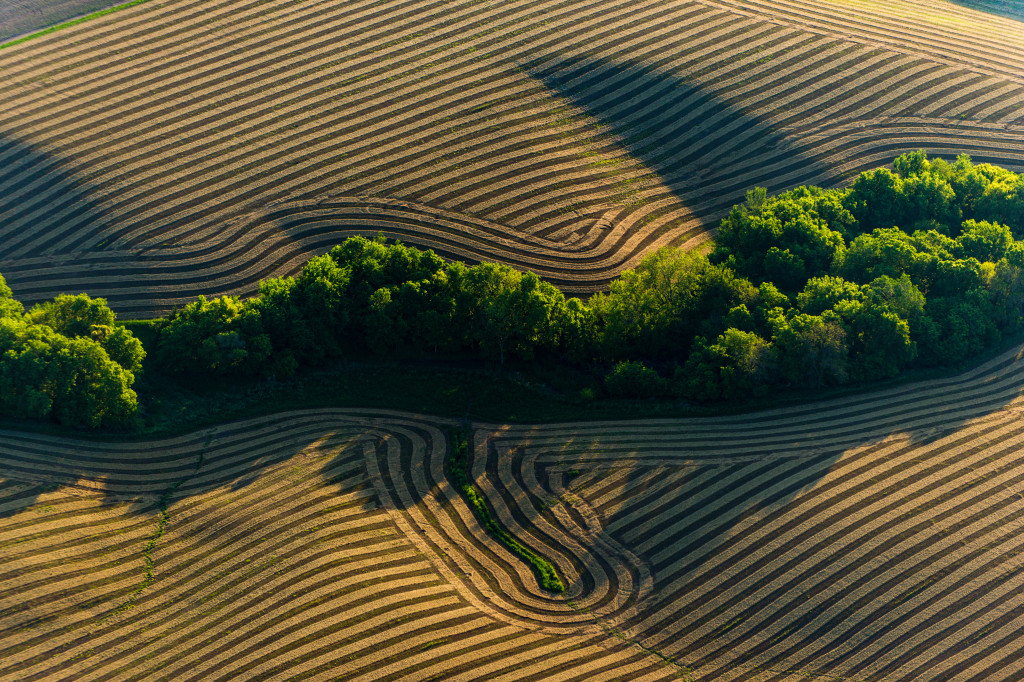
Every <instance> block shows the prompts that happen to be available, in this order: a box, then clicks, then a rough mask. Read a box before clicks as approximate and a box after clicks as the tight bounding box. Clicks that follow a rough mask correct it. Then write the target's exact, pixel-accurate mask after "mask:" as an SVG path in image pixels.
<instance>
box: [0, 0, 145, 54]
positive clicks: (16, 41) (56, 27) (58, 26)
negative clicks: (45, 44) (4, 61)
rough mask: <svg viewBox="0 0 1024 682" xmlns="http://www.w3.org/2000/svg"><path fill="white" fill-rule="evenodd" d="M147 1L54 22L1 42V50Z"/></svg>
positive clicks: (138, 1) (140, 0)
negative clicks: (40, 28)
mask: <svg viewBox="0 0 1024 682" xmlns="http://www.w3.org/2000/svg"><path fill="white" fill-rule="evenodd" d="M147 1H148V0H129V2H125V3H122V4H120V5H114V6H113V7H108V8H106V9H101V10H99V11H97V12H93V13H91V14H86V15H85V16H82V17H77V18H75V19H69V20H68V21H64V22H61V23H59V24H54V25H53V26H49V27H47V28H44V29H42V30H41V31H36V32H35V33H29V34H28V35H25V36H21V37H20V38H15V39H13V40H8V41H7V42H6V43H0V50H2V49H4V48H5V47H12V46H14V45H20V44H21V43H24V42H26V41H29V40H32V39H33V38H38V37H40V36H45V35H48V34H50V33H53V32H55V31H59V30H61V29H62V28H69V27H71V26H77V25H78V24H83V23H85V22H87V21H91V20H92V19H96V18H99V17H102V16H105V15H107V14H113V13H114V12H117V11H119V10H122V9H127V8H129V7H134V6H135V5H141V4H142V3H144V2H147Z"/></svg>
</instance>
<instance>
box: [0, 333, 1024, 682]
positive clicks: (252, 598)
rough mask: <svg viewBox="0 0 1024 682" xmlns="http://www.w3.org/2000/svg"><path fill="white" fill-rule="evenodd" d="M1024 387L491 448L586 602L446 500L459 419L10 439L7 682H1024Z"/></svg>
mask: <svg viewBox="0 0 1024 682" xmlns="http://www.w3.org/2000/svg"><path fill="white" fill-rule="evenodd" d="M1022 386H1024V348H1016V349H1014V350H1012V351H1010V352H1008V353H1006V354H1004V355H1002V356H1000V357H997V358H994V359H992V360H991V361H989V362H987V363H985V364H983V365H981V366H979V367H977V368H975V369H973V370H971V371H969V372H966V373H964V374H961V375H959V376H955V377H949V378H944V379H936V380H931V381H927V382H920V383H917V384H912V385H906V386H901V387H896V388H890V389H886V390H882V391H876V392H873V393H867V394H863V395H860V396H853V397H847V398H842V399H836V400H832V401H827V402H820V403H814V404H808V405H801V406H793V407H787V408H784V409H777V410H770V411H765V412H760V413H755V414H749V415H738V416H729V417H719V418H708V419H673V420H668V419H656V420H638V421H622V422H594V423H576V424H553V425H546V426H509V425H505V426H500V425H476V426H475V428H474V429H473V431H472V438H471V445H472V447H471V462H470V465H469V472H470V476H471V478H472V479H473V481H474V485H475V486H476V487H477V488H478V490H480V492H481V494H483V495H485V496H486V498H487V502H488V505H489V506H490V508H491V509H492V510H493V512H494V514H495V516H496V517H498V518H499V520H500V522H501V523H502V525H503V526H504V527H505V528H507V529H509V530H510V532H512V533H513V534H514V535H515V536H516V537H517V538H519V539H520V540H521V541H523V542H524V544H526V545H528V546H530V547H531V548H532V549H534V550H535V551H538V552H540V553H543V554H544V555H545V556H546V557H547V558H549V559H550V560H552V561H553V562H554V563H555V564H556V565H557V566H558V569H559V573H560V574H561V575H562V576H563V577H564V578H565V579H566V582H567V587H568V590H567V592H566V593H565V594H564V595H552V594H550V593H546V592H543V591H542V590H539V588H538V587H537V583H536V580H535V579H534V576H533V575H532V573H531V572H530V571H529V569H528V568H527V567H526V566H525V565H524V564H523V563H522V562H521V561H519V560H518V559H517V558H516V557H514V556H513V555H511V554H510V553H509V552H508V551H507V550H505V548H504V547H502V546H501V545H500V544H498V543H497V542H495V541H494V540H493V538H491V537H490V536H489V535H488V534H487V533H485V532H484V531H483V530H482V529H481V528H480V527H479V524H478V523H477V521H476V517H475V516H474V514H473V513H472V512H471V510H470V509H469V508H468V507H467V505H466V504H465V502H464V501H463V500H462V499H461V497H460V496H459V494H458V491H457V490H455V489H454V488H453V487H452V485H451V482H450V481H448V480H447V479H446V477H445V469H444V466H445V459H446V457H447V451H448V447H449V443H448V442H447V439H446V436H445V433H446V432H447V431H448V430H449V429H451V428H452V427H454V426H455V425H456V422H454V421H452V420H443V419H435V418H428V417H422V416H417V415H409V414H402V413H387V412H381V411H361V410H317V411H313V412H292V413H283V414H279V415H272V416H269V417H265V418H261V419H254V420H249V421H245V422H238V423H233V424H227V425H224V426H221V427H217V428H214V429H209V430H206V431H202V432H197V433H195V434H190V435H185V436H181V437H178V438H172V439H165V440H162V441H151V442H145V443H137V444H129V443H109V444H108V443H101V442H94V441H81V440H76V439H69V438H61V437H55V436H47V435H39V434H24V433H18V432H12V431H6V432H4V433H3V434H0V436H2V439H0V473H2V475H3V477H4V479H5V481H6V482H5V483H4V484H3V485H2V486H0V547H3V548H4V551H5V556H7V557H9V562H8V563H5V565H4V567H3V568H2V570H0V652H3V658H2V660H3V664H2V667H0V676H5V677H18V678H19V679H45V678H49V677H54V676H55V675H58V674H59V675H62V676H66V675H68V674H72V675H74V676H75V677H76V678H78V679H115V678H116V679H134V678H151V677H153V676H154V675H155V674H156V673H157V671H159V675H158V676H159V677H167V678H173V679H207V678H209V677H210V675H211V674H213V671H216V674H215V675H214V676H215V677H217V678H218V679H219V678H223V679H229V678H233V677H239V676H246V675H249V676H251V675H260V676H275V677H276V676H281V677H287V678H291V677H296V676H300V675H309V676H311V677H313V678H323V679H339V678H341V679H368V680H369V679H410V677H417V678H420V677H422V678H423V679H430V678H431V677H434V676H436V677H440V678H444V679H508V680H520V679H552V680H554V679H560V680H562V679H564V680H569V679H578V680H583V679H621V678H623V677H628V678H630V679H652V680H653V679H671V678H673V677H674V676H677V675H689V676H691V677H692V678H693V679H709V680H711V679H729V678H730V677H742V676H744V675H749V674H753V673H754V672H756V671H761V672H762V674H764V675H767V676H768V678H769V679H775V678H777V679H789V678H791V677H797V676H807V675H822V676H840V677H850V678H857V679H859V678H865V677H866V678H876V677H879V678H885V679H894V680H904V679H905V680H912V679H921V678H923V677H924V678H927V677H943V678H949V677H964V678H972V679H1002V678H1012V677H1016V676H1018V675H1019V674H1020V671H1021V670H1022V669H1024V661H1022V660H1021V657H1022V654H1021V651H1022V649H1021V647H1020V646H1019V638H1020V632H1021V631H1022V629H1024V620H1022V619H1021V617H1020V615H1019V614H1020V613H1021V609H1020V608H1019V607H1020V606H1022V605H1021V604H1019V602H1020V600H1021V599H1022V597H1021V596H1020V581H1021V580H1022V579H1024V574H1022V573H1021V571H1020V568H1019V566H1020V565H1021V561H1022V560H1024V543H1022V542H1021V541H1020V539H1019V538H1020V533H1019V527H1020V524H1021V523H1022V522H1024V502H1022V500H1024V474H1021V472H1020V467H1019V466H1018V456H1017V455H1018V453H1019V449H1020V447H1021V445H1022V444H1024V428H1022V427H1021V423H1020V414H1021V409H1022V407H1024V402H1022V390H1021V387H1022ZM161 496H164V497H167V498H168V502H169V504H168V505H167V507H166V514H167V515H166V518H164V519H163V521H161V520H160V517H159V516H158V515H157V514H155V513H154V512H155V509H156V506H157V504H158V502H159V498H160V497H161ZM161 524H162V525H161ZM161 528H162V529H163V533H162V534H159V533H158V529H161ZM146 569H149V570H151V573H152V576H153V579H152V580H151V581H147V579H146V577H145V570H146ZM140 586H141V588H140Z"/></svg>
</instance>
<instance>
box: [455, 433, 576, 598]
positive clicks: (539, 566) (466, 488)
mask: <svg viewBox="0 0 1024 682" xmlns="http://www.w3.org/2000/svg"><path fill="white" fill-rule="evenodd" d="M452 441H453V444H452V451H451V453H450V454H449V455H448V470H449V471H450V472H451V475H452V478H454V479H455V484H456V485H457V486H458V488H459V490H460V491H461V492H462V496H463V497H465V498H466V502H468V503H469V506H470V507H471V508H472V509H473V512H474V513H475V514H476V518H477V520H478V521H480V525H482V526H483V527H484V528H485V529H486V530H487V532H488V533H490V534H491V536H492V537H493V538H494V539H495V540H497V541H498V542H500V543H501V544H503V545H505V547H507V548H508V550H509V551H510V552H512V553H513V554H515V555H516V556H518V557H519V558H521V559H523V560H524V561H526V562H527V563H528V564H530V566H532V567H533V571H534V573H536V574H537V581H538V582H539V583H540V586H541V587H543V588H544V589H545V590H547V591H548V592H564V591H565V585H564V584H563V583H562V579H561V578H559V577H558V571H556V570H555V567H554V566H553V565H552V564H551V562H550V561H548V560H547V559H545V558H544V557H542V556H540V555H538V554H536V553H535V552H534V551H533V550H531V549H529V548H528V547H525V546H523V545H522V544H521V543H520V542H519V541H518V540H516V539H515V538H514V537H513V536H512V535H511V534H510V533H509V532H508V531H506V530H505V529H504V528H502V527H501V526H500V525H498V522H497V521H495V520H494V517H493V516H491V510H490V509H488V508H487V502H486V501H484V498H483V496H482V495H481V494H480V493H479V492H478V491H477V489H476V486H474V485H473V484H472V483H470V481H469V476H467V474H466V456H467V453H468V451H469V444H468V442H467V440H466V436H465V435H463V434H457V435H455V436H454V437H453V439H452Z"/></svg>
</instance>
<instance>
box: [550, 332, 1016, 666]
mask: <svg viewBox="0 0 1024 682" xmlns="http://www.w3.org/2000/svg"><path fill="white" fill-rule="evenodd" d="M1022 354H1024V349H1021V348H1017V349H1014V350H1013V351H1011V352H1009V353H1004V354H1002V355H1001V356H999V357H997V358H995V359H993V360H990V361H989V362H986V363H983V364H982V365H980V366H978V367H976V368H974V369H972V370H970V371H968V372H965V373H963V374H960V375H957V376H954V377H949V378H944V379H936V380H932V381H926V382H919V383H916V384H908V385H906V386H903V387H896V388H891V389H886V390H881V391H874V392H870V393H865V394H862V395H856V396H851V397H849V398H842V399H838V400H831V401H827V402H822V403H816V404H809V405H806V406H803V407H797V408H787V409H782V410H775V411H768V412H761V413H752V414H749V415H746V416H744V417H743V418H736V419H734V420H732V423H733V425H734V426H735V428H736V429H737V430H740V429H748V431H749V432H751V433H756V432H758V431H761V430H763V431H764V435H763V436H762V437H761V438H760V442H758V441H756V440H751V447H752V448H758V447H760V448H764V455H763V456H761V457H758V456H756V455H754V456H750V457H742V458H736V461H732V462H728V461H721V462H715V461H712V458H708V461H704V462H702V461H701V458H700V457H698V456H694V457H693V461H692V462H691V463H690V464H691V466H690V467H689V468H686V469H682V468H676V473H673V471H672V467H671V466H667V465H666V464H665V463H664V462H659V461H658V458H657V457H651V455H650V454H646V455H645V453H644V451H642V450H637V451H635V452H634V453H629V452H624V453H622V456H623V460H624V461H628V457H630V456H634V457H637V458H638V459H641V460H642V459H643V458H644V457H647V458H648V459H649V460H650V463H651V466H649V467H644V466H637V467H636V468H635V469H634V470H633V471H629V472H628V474H627V475H626V476H625V477H624V479H623V480H622V481H621V482H617V483H616V484H615V485H616V486H619V487H620V488H621V489H622V490H629V493H628V494H626V495H623V496H620V497H619V498H616V497H614V496H612V497H610V498H608V499H606V501H605V503H604V504H603V505H601V507H600V508H599V510H598V511H599V512H601V513H602V515H603V516H604V520H605V523H606V524H607V525H608V527H609V528H610V529H611V532H612V534H613V535H614V536H615V537H616V539H618V540H619V541H620V542H622V543H623V544H624V545H626V546H630V547H633V548H635V551H637V552H638V553H639V554H640V555H641V556H642V557H643V558H644V559H645V560H647V561H648V562H649V563H650V566H651V570H652V572H653V574H654V576H655V588H654V593H655V596H654V597H653V598H652V599H651V601H650V604H649V605H648V606H649V609H648V610H647V611H644V612H641V613H640V614H638V615H637V616H636V617H635V618H634V619H633V620H632V621H631V624H630V625H631V626H635V627H636V628H637V629H636V630H635V632H636V633H637V635H638V636H642V637H645V638H647V637H650V638H652V639H651V640H648V641H647V645H649V646H659V647H664V648H665V649H664V651H665V652H668V653H671V655H674V656H678V657H679V660H681V661H683V662H685V663H687V664H688V665H689V664H691V663H696V664H697V665H701V664H704V665H711V666H715V665H723V664H722V663H721V659H715V658H713V657H709V656H710V654H708V653H707V652H708V651H709V650H710V651H714V650H715V647H718V646H721V645H722V643H724V642H726V641H728V642H729V644H728V647H729V651H730V654H729V660H730V662H729V663H728V664H725V665H728V666H733V669H735V668H736V667H742V666H744V665H751V666H752V665H763V664H764V660H765V658H764V657H766V656H772V657H774V658H772V659H771V660H770V662H771V664H772V665H773V666H774V667H777V668H784V667H785V666H786V665H788V664H789V661H788V659H787V658H786V657H787V656H791V655H792V656H795V655H803V654H801V653H800V652H801V647H802V646H803V647H809V646H810V645H811V644H814V645H815V646H814V648H815V649H817V648H818V645H819V643H822V642H823V643H824V644H827V646H829V647H832V648H835V647H837V646H838V644H836V643H833V642H830V640H829V635H828V633H829V632H831V631H832V630H834V629H835V628H839V627H851V628H853V629H854V631H855V632H863V631H870V629H871V628H872V627H875V626H876V625H877V624H879V623H887V622H888V621H887V619H889V618H895V617H896V616H894V615H893V614H894V613H897V612H895V611H893V610H894V609H898V608H902V609H903V611H899V612H898V613H897V615H898V619H897V620H896V622H897V623H899V622H904V623H906V622H908V621H907V619H908V618H913V614H914V613H915V609H918V608H920V609H925V608H926V607H928V605H929V604H930V603H932V602H934V601H935V600H936V599H938V597H928V596H927V595H922V596H914V595H915V592H914V591H910V592H908V593H907V594H906V595H905V597H904V599H903V600H901V601H896V602H893V603H890V602H887V601H885V600H882V599H881V598H880V597H879V596H878V595H881V594H883V593H884V590H882V589H881V588H873V589H872V590H871V591H867V592H865V593H864V594H867V595H868V596H860V597H859V598H858V599H857V600H853V599H852V598H850V597H849V595H850V594H851V592H852V591H854V589H855V587H856V586H857V585H860V582H856V581H861V582H863V583H865V584H867V581H868V580H869V579H877V580H881V577H878V578H876V576H883V575H884V572H885V570H886V567H887V564H888V563H889V562H890V561H896V560H900V561H907V563H908V564H911V565H912V564H913V557H915V554H914V553H915V552H918V551H922V549H923V548H925V547H927V545H928V543H929V540H928V537H927V534H928V533H929V532H932V531H934V530H936V529H935V528H933V527H932V526H930V525H929V524H930V523H932V521H931V520H929V513H923V514H922V517H921V519H920V520H916V519H913V520H911V521H910V522H908V521H907V519H905V518H904V517H903V514H900V515H898V516H892V515H891V514H889V515H887V514H888V512H887V509H888V505H890V504H892V505H903V506H912V505H909V502H910V500H911V499H912V498H908V497H907V494H906V493H905V492H904V491H903V490H902V486H905V485H907V484H906V483H903V484H897V481H900V480H902V479H903V478H904V476H903V472H910V471H913V472H914V481H916V480H918V479H920V480H921V481H922V484H921V487H920V489H919V490H916V491H915V494H916V495H921V496H922V497H926V496H927V495H929V494H932V495H937V496H939V498H940V499H943V500H945V499H948V498H949V496H952V495H956V494H957V492H958V491H961V490H962V489H964V486H967V488H968V489H969V488H970V487H971V486H974V485H977V479H978V476H975V475H967V478H968V479H970V480H968V481H966V482H965V480H963V479H958V478H956V476H958V475H959V476H964V473H963V472H962V471H961V472H960V473H959V474H956V473H955V472H951V471H949V469H950V461H949V459H948V458H946V457H939V456H937V455H938V454H939V453H943V452H956V453H958V454H957V457H969V456H971V455H972V454H973V453H975V452H983V451H985V449H986V448H989V447H991V446H992V445H994V444H995V443H998V442H999V440H998V437H997V436H996V434H997V433H999V432H1000V429H1005V428H1008V427H1011V426H1012V425H1013V424H1014V423H1015V422H1016V421H1017V419H1018V417H1017V411H1018V410H1019V409H1020V408H1019V407H1018V405H1019V403H1017V404H1016V405H1014V406H1012V407H1010V405H1011V403H1015V401H1017V400H1018V399H1019V398H1020V397H1021V395H1022V394H1024V389H1022V385H1024V382H1022V380H1024V368H1022V365H1024V362H1022V360H1021V358H1022ZM721 422H722V438H723V439H724V440H725V441H727V440H728V438H729V437H730V432H729V429H728V426H729V420H721ZM786 426H791V427H792V428H793V429H802V430H803V432H804V433H805V436H800V435H799V432H798V431H796V430H794V431H793V435H792V436H790V437H789V440H790V442H791V443H792V446H790V447H785V446H782V441H775V442H774V443H773V436H772V435H771V434H772V433H773V431H775V430H778V429H780V428H785V427H786ZM692 427H693V429H694V430H698V429H699V427H700V422H699V421H698V420H694V421H693V423H692ZM965 427H970V428H969V429H967V428H965ZM680 431H681V432H685V429H680ZM679 440H680V441H685V440H686V435H685V433H682V435H681V436H680V437H679ZM602 446H604V447H609V446H612V447H614V446H613V445H612V444H604V445H602V443H600V442H599V441H598V442H595V443H594V444H593V447H597V448H600V447H602ZM1011 451H1012V448H1010V449H1009V450H1008V451H1007V452H1011ZM565 465H566V466H571V462H570V460H568V459H567V460H566V462H565ZM654 465H657V466H659V467H661V468H660V469H654V468H652V467H653V466H654ZM614 473H615V471H614V470H613V469H609V470H608V475H609V477H611V476H612V475H613V474H614ZM887 480H891V481H893V485H894V486H896V487H891V488H890V487H888V486H887V483H886V481H887ZM580 494H581V495H584V496H586V495H588V494H590V495H592V496H594V497H595V498H599V497H601V496H602V495H604V496H605V497H606V498H607V496H608V495H609V492H608V490H607V489H603V488H602V484H601V479H600V477H596V478H595V477H593V476H591V481H590V482H588V483H587V485H586V489H585V490H582V491H580ZM968 499H970V498H969V496H968ZM894 508H895V507H894ZM901 508H902V507H901ZM923 509H926V510H927V509H931V507H929V506H926V507H924V508H923ZM957 509H959V506H957V507H954V510H953V511H952V512H949V513H950V514H953V513H956V510H957ZM919 511H921V509H916V510H914V513H917V512H919ZM858 516H859V518H858V519H857V522H856V523H848V522H846V519H847V518H848V517H858ZM948 518H949V521H948V522H949V524H951V525H964V526H967V525H968V524H969V523H970V521H971V517H970V515H969V514H967V515H960V516H955V517H953V516H950V517H948ZM939 519H940V521H942V520H943V518H942V517H941V516H940V517H939ZM867 524H878V530H877V532H876V534H875V535H874V536H873V537H868V536H865V535H864V534H863V532H862V530H861V529H862V528H863V527H864V525H867ZM911 526H912V527H913V528H914V529H917V530H915V532H923V533H925V535H922V536H920V537H918V538H917V539H916V540H915V542H916V544H914V545H913V546H911V547H906V546H902V545H901V544H900V543H902V542H904V541H905V539H906V538H907V537H908V533H909V532H910V531H908V530H907V528H908V527H911ZM942 532H943V533H946V532H952V529H946V530H942ZM823 534H824V535H823ZM826 536H827V543H828V544H827V545H823V544H822V543H823V542H824V540H823V538H825V537H826ZM941 537H942V536H941V535H936V536H935V537H934V538H933V539H932V540H931V541H932V542H935V541H938V540H939V538H941ZM876 540H877V542H875V541H876ZM987 541H991V540H990V539H988V540H979V542H987ZM826 546H827V547H828V548H833V549H831V551H822V547H826ZM844 546H846V547H848V548H849V551H851V552H853V551H857V552H863V553H864V556H863V557H862V558H861V559H858V562H859V563H858V565H861V566H865V565H866V566H872V567H874V568H873V570H872V571H871V572H868V573H867V577H861V576H860V575H859V574H856V575H854V577H849V578H845V577H843V576H844V575H845V574H843V573H832V572H833V564H834V562H835V561H836V558H837V557H835V556H834V555H833V552H835V551H837V550H836V549H834V548H839V547H844ZM861 548H863V550H862V549H861ZM906 570H909V569H906ZM914 570H916V569H914ZM944 570H947V571H952V570H953V568H948V569H944ZM829 573H832V575H831V576H830V577H829V578H827V579H819V578H818V577H817V576H819V575H822V574H829ZM884 577H888V576H884ZM904 579H905V577H904V576H902V575H900V574H897V577H895V578H888V580H889V582H888V583H886V585H899V584H900V582H899V581H900V580H904ZM925 579H929V578H927V576H926V578H925ZM930 579H932V580H933V579H935V578H934V577H933V578H930ZM846 580H848V581H851V582H852V584H851V585H846V583H845V582H842V581H846ZM920 580H922V578H918V581H920ZM837 581H838V582H837ZM915 584H916V583H915ZM953 587H955V585H954V586H953ZM953 587H951V588H950V589H953ZM857 589H860V588H859V587H858V588H857ZM864 589H865V590H866V588H864ZM904 589H907V588H904ZM794 590H807V593H806V594H804V593H803V592H802V591H801V592H799V593H800V594H801V595H802V597H801V599H804V598H806V599H807V602H806V605H805V606H804V605H802V604H803V602H801V601H798V602H794V603H793V605H791V606H790V607H788V608H789V609H790V611H789V612H787V616H788V617H789V618H791V619H793V620H792V622H789V621H787V622H786V625H785V626H781V625H780V626H779V627H778V628H777V629H776V628H774V627H773V626H769V627H766V628H765V629H761V628H758V629H754V630H751V631H749V632H744V633H743V634H740V635H735V634H734V633H732V632H729V631H730V629H731V628H733V627H736V626H737V625H739V624H741V623H744V622H748V621H749V622H757V621H758V619H759V618H763V615H762V614H763V613H764V612H765V610H770V609H771V605H772V604H774V603H776V602H777V601H783V600H792V599H793V594H795V592H794ZM814 594H821V595H822V596H821V599H822V600H823V601H822V602H821V603H815V602H813V601H812V600H811V599H810V598H811V597H812V596H813V595H814ZM858 594H860V593H858ZM851 602H853V603H852V605H851ZM901 603H902V604H903V606H902V607H900V606H899V605H900V604H901ZM669 604H682V605H684V606H685V609H686V619H687V623H686V626H685V627H686V630H685V631H682V630H680V629H678V628H676V627H675V626H674V625H672V624H670V623H666V622H662V623H661V624H660V625H657V624H658V618H655V617H654V615H655V614H657V613H658V612H659V611H661V612H662V613H664V610H665V609H668V605H669ZM867 605H870V613H869V615H868V616H867V617H863V613H864V611H863V609H864V608H865V606H867ZM904 612H905V613H904ZM823 613H829V614H830V619H822V617H821V614H823ZM726 614H727V617H726ZM905 614H911V615H905ZM855 616H857V617H855ZM648 617H650V618H651V620H649V621H645V618H648ZM661 617H662V618H663V617H664V616H661ZM899 619H902V620H899ZM651 623H655V624H656V625H657V627H656V629H654V630H649V629H645V628H650V627H654V626H652V625H651ZM769 625H770V624H769ZM901 627H902V626H901ZM662 628H665V630H666V631H667V632H663V631H661V629H662ZM673 632H675V633H676V635H678V637H679V639H678V640H676V638H675V637H674V636H673V634H672V633H673ZM684 634H685V637H684V636H683V635H684ZM907 636H909V635H907ZM719 639H722V642H721V643H716V642H717V640H719ZM653 642H658V644H654V643H653ZM874 642H875V638H873V637H853V638H851V639H850V640H849V641H847V642H846V643H845V644H844V645H843V647H844V654H843V655H844V658H845V659H856V658H857V653H858V652H859V651H864V650H866V649H868V648H869V647H870V646H872V645H873V644H874ZM702 657H703V658H702ZM826 658H827V657H826ZM808 660H812V659H808ZM724 670H725V669H724V668H723V669H722V670H719V671H718V672H720V673H723V674H724ZM824 672H827V671H824ZM712 676H714V675H712Z"/></svg>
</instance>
